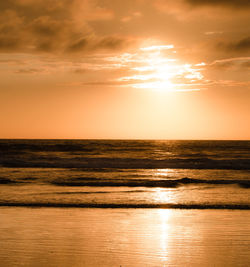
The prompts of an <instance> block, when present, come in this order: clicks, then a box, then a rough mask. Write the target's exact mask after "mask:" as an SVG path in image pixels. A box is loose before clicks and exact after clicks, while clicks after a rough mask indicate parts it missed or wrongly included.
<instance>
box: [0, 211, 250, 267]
mask: <svg viewBox="0 0 250 267" xmlns="http://www.w3.org/2000/svg"><path fill="white" fill-rule="evenodd" d="M249 219H250V211H248V210H185V209H184V210H181V209H95V208H82V209H81V208H23V207H22V208H21V207H1V208H0V262H1V266H3V267H5V266H46V267H48V266H248V264H249V262H250V253H249V250H250V224H249Z"/></svg>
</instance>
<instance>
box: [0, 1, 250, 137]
mask: <svg viewBox="0 0 250 267" xmlns="http://www.w3.org/2000/svg"><path fill="white" fill-rule="evenodd" d="M249 74H250V1H249V0H175V1H172V0H126V1H122V0H5V1H1V2H0V138H78V139H219V140H224V139H225V140H232V139H240V140H249V139H250V75H249Z"/></svg>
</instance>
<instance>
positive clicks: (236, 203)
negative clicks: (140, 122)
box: [0, 140, 250, 210]
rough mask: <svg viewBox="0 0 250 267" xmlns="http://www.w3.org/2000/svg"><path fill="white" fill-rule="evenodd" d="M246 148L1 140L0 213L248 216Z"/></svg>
mask: <svg viewBox="0 0 250 267" xmlns="http://www.w3.org/2000/svg"><path fill="white" fill-rule="evenodd" d="M249 190H250V141H156V140H155V141H154V140H153V141H152V140H140V141H133V140H0V205H1V206H16V207H17V206H24V207H85V208H86V207H94V208H179V209H211V208H212V209H241V210H242V209H250V194H249V193H250V191H249Z"/></svg>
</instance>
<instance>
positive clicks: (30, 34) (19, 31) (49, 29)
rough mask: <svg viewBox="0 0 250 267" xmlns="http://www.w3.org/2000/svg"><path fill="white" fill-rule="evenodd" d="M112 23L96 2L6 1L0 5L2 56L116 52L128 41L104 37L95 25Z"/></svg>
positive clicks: (108, 36) (74, 0) (105, 10)
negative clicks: (6, 53) (98, 33)
mask: <svg viewBox="0 0 250 267" xmlns="http://www.w3.org/2000/svg"><path fill="white" fill-rule="evenodd" d="M111 19H113V12H112V10H110V9H107V8H104V7H101V6H100V5H99V4H98V2H97V1H95V0H5V1H1V2H0V52H24V53H38V52H47V53H52V52H53V53H56V54H67V53H79V52H81V53H84V52H91V51H96V50H117V49H120V48H122V47H123V46H124V45H125V44H126V43H127V40H125V39H124V38H121V37H118V36H113V35H112V36H111V35H106V36H101V35H97V34H96V33H95V30H94V28H92V27H91V26H90V22H92V21H103V20H111Z"/></svg>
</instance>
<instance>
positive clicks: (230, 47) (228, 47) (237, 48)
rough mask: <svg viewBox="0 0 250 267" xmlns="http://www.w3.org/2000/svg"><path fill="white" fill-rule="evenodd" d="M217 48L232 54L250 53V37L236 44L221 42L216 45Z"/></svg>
mask: <svg viewBox="0 0 250 267" xmlns="http://www.w3.org/2000/svg"><path fill="white" fill-rule="evenodd" d="M216 48H219V49H221V50H225V51H231V52H248V51H250V37H249V36H248V37H245V38H243V39H240V40H237V41H234V42H219V43H217V44H216Z"/></svg>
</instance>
